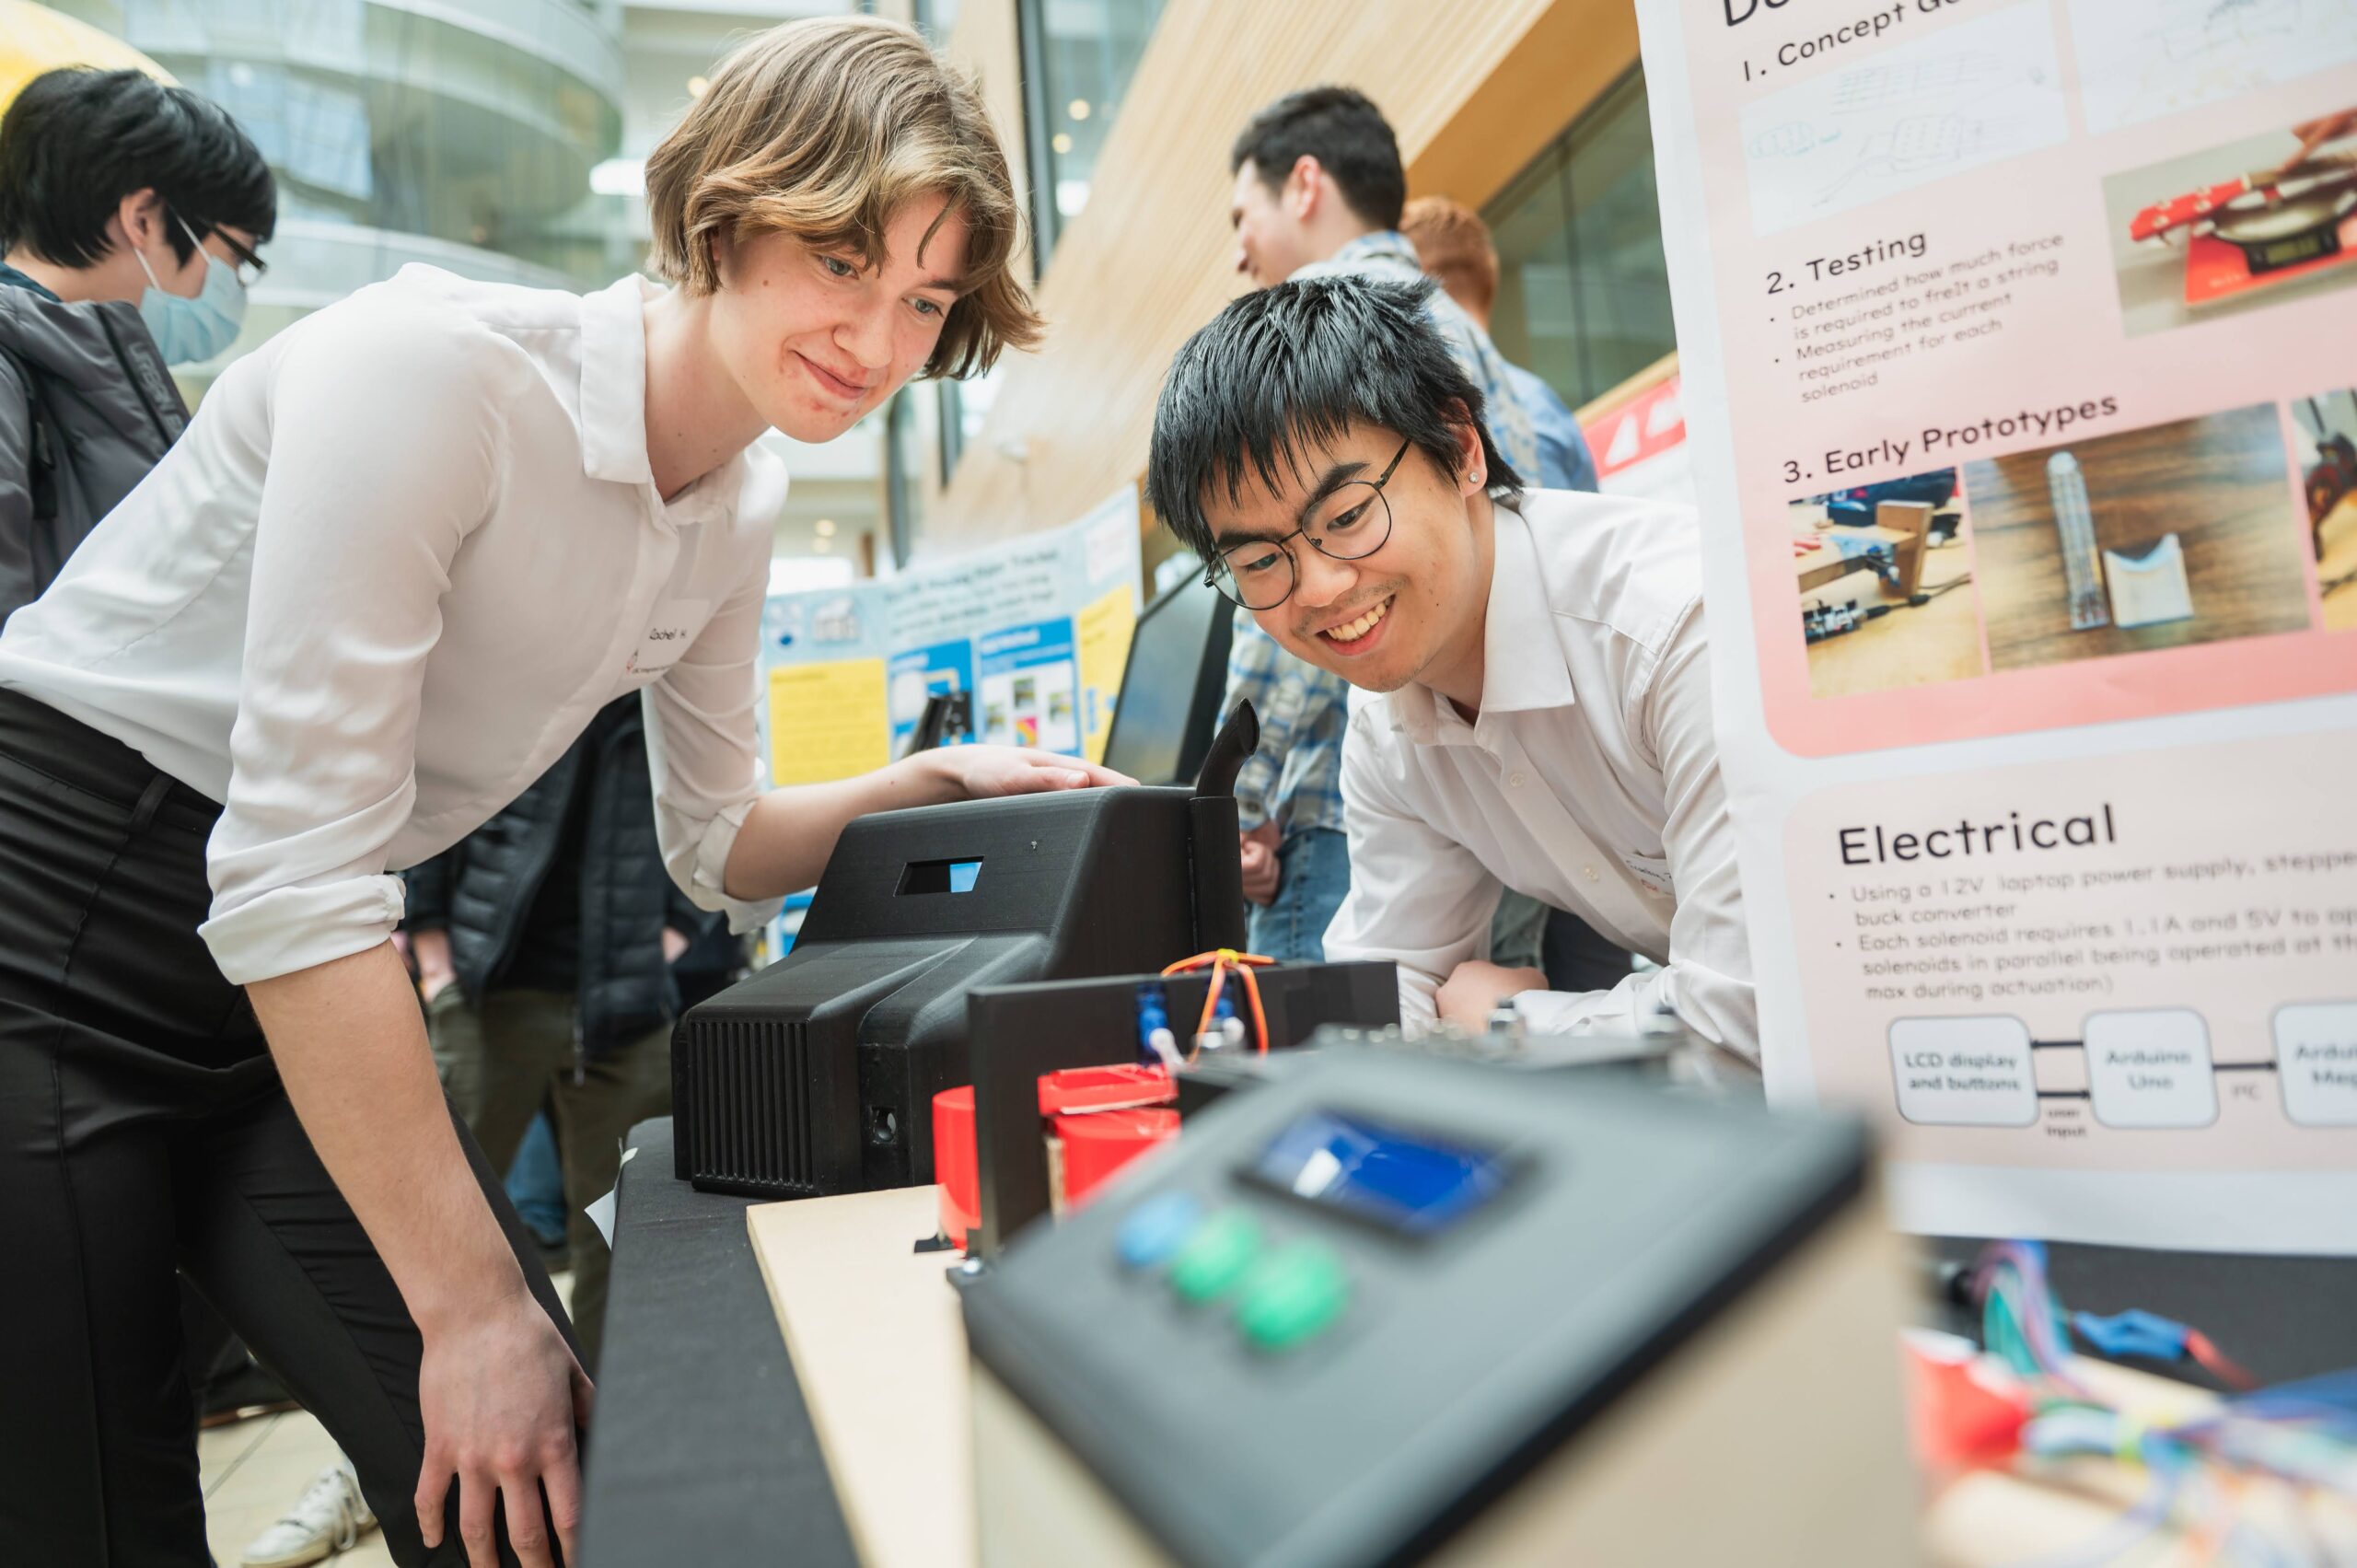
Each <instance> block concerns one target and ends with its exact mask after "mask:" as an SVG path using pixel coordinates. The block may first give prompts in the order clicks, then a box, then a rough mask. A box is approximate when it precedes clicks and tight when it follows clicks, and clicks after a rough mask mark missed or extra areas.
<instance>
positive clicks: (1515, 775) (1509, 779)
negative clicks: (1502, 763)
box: [1506, 769, 1522, 789]
mask: <svg viewBox="0 0 2357 1568" xmlns="http://www.w3.org/2000/svg"><path fill="white" fill-rule="evenodd" d="M1506 783H1508V784H1512V785H1513V786H1514V787H1515V788H1516V789H1520V788H1521V787H1522V772H1521V771H1520V770H1519V769H1517V770H1516V771H1515V772H1511V773H1508V774H1507V775H1506Z"/></svg>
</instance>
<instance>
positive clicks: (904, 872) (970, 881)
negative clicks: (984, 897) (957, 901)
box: [898, 860, 982, 893]
mask: <svg viewBox="0 0 2357 1568" xmlns="http://www.w3.org/2000/svg"><path fill="white" fill-rule="evenodd" d="M981 874H982V863H981V861H979V860H912V861H911V862H909V864H908V865H906V866H904V867H902V868H901V871H900V888H899V889H898V891H900V892H901V893H970V892H972V891H973V890H974V882H975V879H976V878H977V877H981Z"/></svg>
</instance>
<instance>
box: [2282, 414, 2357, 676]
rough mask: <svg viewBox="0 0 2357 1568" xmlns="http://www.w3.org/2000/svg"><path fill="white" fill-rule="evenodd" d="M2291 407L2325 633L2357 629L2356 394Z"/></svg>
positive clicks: (2301, 488)
mask: <svg viewBox="0 0 2357 1568" xmlns="http://www.w3.org/2000/svg"><path fill="white" fill-rule="evenodd" d="M2291 408H2292V429H2293V436H2294V446H2293V451H2294V453H2295V455H2296V456H2297V458H2298V460H2299V465H2300V494H2301V498H2302V499H2303V500H2304V501H2305V503H2306V504H2307V508H2308V528H2309V538H2310V540H2311V542H2312V543H2313V544H2314V546H2315V549H2316V587H2317V588H2318V590H2319V591H2320V592H2321V594H2322V596H2323V598H2324V629H2325V630H2326V631H2328V632H2352V631H2357V391H2351V389H2348V388H2345V387H2344V388H2341V389H2339V390H2336V391H2330V392H2322V393H2319V394H2317V395H2316V396H2315V397H2313V398H2293V400H2292V404H2291Z"/></svg>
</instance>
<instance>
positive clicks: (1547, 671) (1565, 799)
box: [1326, 491, 1759, 1057]
mask: <svg viewBox="0 0 2357 1568" xmlns="http://www.w3.org/2000/svg"><path fill="white" fill-rule="evenodd" d="M1495 533H1496V540H1497V551H1496V562H1495V568H1494V571H1493V574H1492V581H1491V585H1490V605H1489V616H1488V621H1487V622H1486V625H1485V629H1484V634H1483V665H1482V686H1481V709H1480V716H1479V717H1478V718H1477V719H1476V720H1475V721H1474V722H1472V723H1470V724H1469V723H1467V722H1466V720H1465V719H1464V717H1463V716H1462V715H1460V714H1458V713H1457V708H1456V706H1455V704H1453V703H1450V702H1449V701H1448V700H1447V699H1446V698H1444V697H1441V696H1439V695H1437V694H1436V693H1434V691H1431V690H1429V689H1428V688H1425V687H1422V686H1414V685H1411V686H1406V687H1403V688H1401V689H1400V690H1399V691H1394V692H1390V693H1388V694H1376V693H1373V692H1368V691H1353V693H1352V699H1351V726H1350V731H1349V734H1348V736H1347V737H1346V738H1345V740H1344V742H1343V747H1342V801H1343V819H1344V821H1345V823H1346V825H1347V827H1348V830H1349V832H1350V840H1351V891H1350V896H1349V897H1348V898H1346V899H1345V900H1343V901H1342V906H1341V909H1340V910H1339V911H1338V912H1336V913H1335V916H1334V922H1333V924H1332V925H1331V926H1329V928H1328V929H1327V932H1326V957H1327V958H1328V959H1329V960H1332V961H1341V960H1343V959H1349V958H1390V959H1393V960H1395V961H1397V962H1398V964H1399V1005H1400V1013H1401V1016H1403V1017H1407V1018H1411V1019H1418V1020H1423V1021H1429V1020H1431V1018H1432V1017H1433V1016H1434V1005H1433V994H1434V992H1435V991H1436V990H1437V989H1438V988H1439V986H1440V984H1441V982H1442V981H1445V980H1446V979H1447V978H1448V975H1449V973H1450V971H1451V970H1454V969H1456V967H1457V965H1458V964H1459V963H1462V962H1464V961H1465V960H1466V959H1468V958H1483V957H1486V956H1487V953H1488V947H1489V932H1490V917H1491V914H1492V912H1493V911H1494V910H1495V908H1496V907H1497V902H1498V898H1499V892H1500V889H1502V888H1512V889H1515V891H1517V892H1522V893H1527V894H1528V895H1529V896H1530V897H1532V898H1534V899H1537V900H1538V901H1539V902H1541V903H1543V904H1548V905H1551V906H1552V907H1554V908H1556V909H1561V910H1568V911H1570V912H1572V913H1573V914H1576V915H1578V916H1580V917H1581V918H1582V919H1584V920H1585V921H1586V922H1587V923H1589V924H1591V925H1593V926H1595V927H1596V930H1598V931H1599V932H1601V933H1603V934H1604V935H1606V936H1608V937H1610V938H1611V939H1613V940H1614V941H1616V942H1618V943H1620V945H1621V946H1623V947H1630V948H1632V949H1634V950H1635V951H1637V952H1640V953H1643V954H1644V955H1645V956H1646V957H1647V958H1652V959H1654V960H1655V962H1656V963H1658V964H1660V965H1661V966H1662V967H1661V968H1660V969H1658V970H1652V971H1649V972H1645V973H1641V974H1632V975H1631V976H1630V977H1629V978H1628V979H1627V980H1625V981H1621V982H1620V984H1619V985H1617V986H1615V987H1613V988H1612V989H1611V990H1610V991H1596V992H1587V993H1563V992H1526V993H1523V994H1522V995H1521V997H1520V998H1519V999H1518V1000H1517V1002H1516V1008H1517V1010H1518V1011H1520V1012H1521V1014H1522V1015H1523V1016H1524V1018H1525V1019H1526V1020H1527V1021H1528V1023H1529V1024H1530V1027H1531V1028H1534V1029H1539V1030H1546V1031H1564V1032H1571V1031H1577V1030H1580V1029H1583V1028H1598V1027H1625V1028H1643V1027H1644V1025H1645V1022H1646V1021H1647V1020H1648V1019H1650V1018H1654V1017H1657V1016H1660V1015H1662V1014H1664V1013H1672V1014H1675V1015H1677V1016H1678V1017H1679V1018H1680V1019H1682V1020H1683V1021H1684V1022H1685V1023H1686V1024H1687V1025H1688V1026H1689V1028H1693V1029H1695V1030H1696V1031H1697V1032H1699V1033H1701V1034H1702V1035H1704V1036H1706V1037H1707V1038H1709V1039H1710V1040H1713V1041H1715V1042H1717V1043H1719V1044H1722V1045H1725V1046H1729V1047H1732V1048H1734V1049H1736V1050H1737V1051H1742V1052H1744V1053H1745V1054H1747V1055H1749V1056H1753V1057H1757V1056H1758V1055H1759V1021H1758V1012H1757V1008H1756V1006H1755V1005H1754V1002H1753V999H1752V991H1751V959H1750V948H1749V944H1748V942H1747V937H1746V934H1745V930H1744V923H1743V897H1742V890H1741V885H1740V884H1739V882H1738V881H1737V879H1736V854H1735V833H1734V830H1733V829H1732V828H1731V827H1730V826H1729V824H1728V821H1727V810H1726V797H1725V794H1724V790H1723V789H1722V788H1721V786H1720V783H1719V754H1718V742H1717V739H1716V738H1715V737H1714V736H1713V733H1712V727H1711V661H1710V656H1709V649H1708V645H1707V643H1706V641H1705V637H1704V633H1703V628H1702V599H1701V558H1700V544H1699V541H1698V538H1697V534H1696V528H1695V521H1694V516H1693V514H1692V513H1691V512H1690V511H1689V510H1688V509H1686V508H1684V507H1681V506H1674V505H1664V504H1661V503H1658V502H1652V501H1641V500H1634V499H1629V498H1623V497H1616V496H1607V495H1593V494H1575V493H1573V492H1570V491H1532V492H1530V493H1528V494H1527V495H1525V497H1524V498H1523V501H1522V503H1521V512H1520V515H1517V514H1516V513H1515V512H1514V511H1511V510H1508V509H1507V508H1506V507H1504V506H1500V507H1498V508H1497V511H1496V528H1495Z"/></svg>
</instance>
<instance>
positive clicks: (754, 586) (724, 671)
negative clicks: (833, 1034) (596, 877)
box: [643, 555, 784, 935]
mask: <svg viewBox="0 0 2357 1568" xmlns="http://www.w3.org/2000/svg"><path fill="white" fill-rule="evenodd" d="M768 593H769V561H768V558H767V556H766V555H763V556H762V557H761V559H760V560H759V561H756V562H753V563H750V564H749V567H748V569H747V571H746V573H745V575H744V578H743V581H742V583H741V585H740V586H739V587H738V588H737V591H736V592H735V593H733V594H731V595H730V596H729V597H728V600H727V602H726V603H725V604H723V605H722V606H721V607H720V610H719V611H718V612H717V613H715V614H714V616H713V618H712V619H711V621H708V622H706V623H705V625H704V629H703V630H702V633H698V635H697V637H696V640H695V641H694V642H693V643H691V644H690V645H688V651H687V652H686V653H684V654H682V655H681V656H679V662H678V663H677V664H675V665H673V666H672V667H671V668H669V669H668V670H666V671H664V673H663V676H662V678H661V679H658V680H656V683H655V684H654V685H652V686H650V687H648V688H647V689H646V693H645V696H644V699H643V701H644V708H645V714H646V765H647V768H648V769H649V771H650V772H651V773H652V774H653V778H654V784H655V835H656V842H657V843H658V844H659V845H660V846H661V848H662V852H663V865H664V866H665V868H666V869H668V871H669V872H670V874H671V879H672V881H674V882H676V883H677V884H679V890H680V891H681V892H683V893H685V894H687V896H688V898H689V900H691V902H693V903H694V904H695V906H696V907H697V908H698V909H703V910H711V911H714V912H725V913H726V915H727V916H728V929H729V930H731V931H733V932H737V933H738V934H740V935H741V934H742V933H744V932H747V931H750V930H753V929H754V928H755V927H757V926H759V925H761V923H763V922H765V921H767V920H769V919H770V918H771V917H772V916H773V915H775V914H776V913H777V912H778V910H779V908H780V907H781V906H782V905H783V904H784V900H782V899H767V900H757V901H749V900H742V899H732V898H730V897H729V896H728V894H727V890H726V884H727V869H728V852H729V851H730V850H732V849H734V848H735V847H736V845H737V830H739V829H741V828H743V827H744V825H745V816H746V813H748V812H749V811H750V810H752V808H753V803H754V802H755V801H756V800H759V799H760V798H761V726H760V719H759V712H760V709H759V703H760V702H761V605H762V602H763V600H764V599H766V598H767V597H768Z"/></svg>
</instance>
